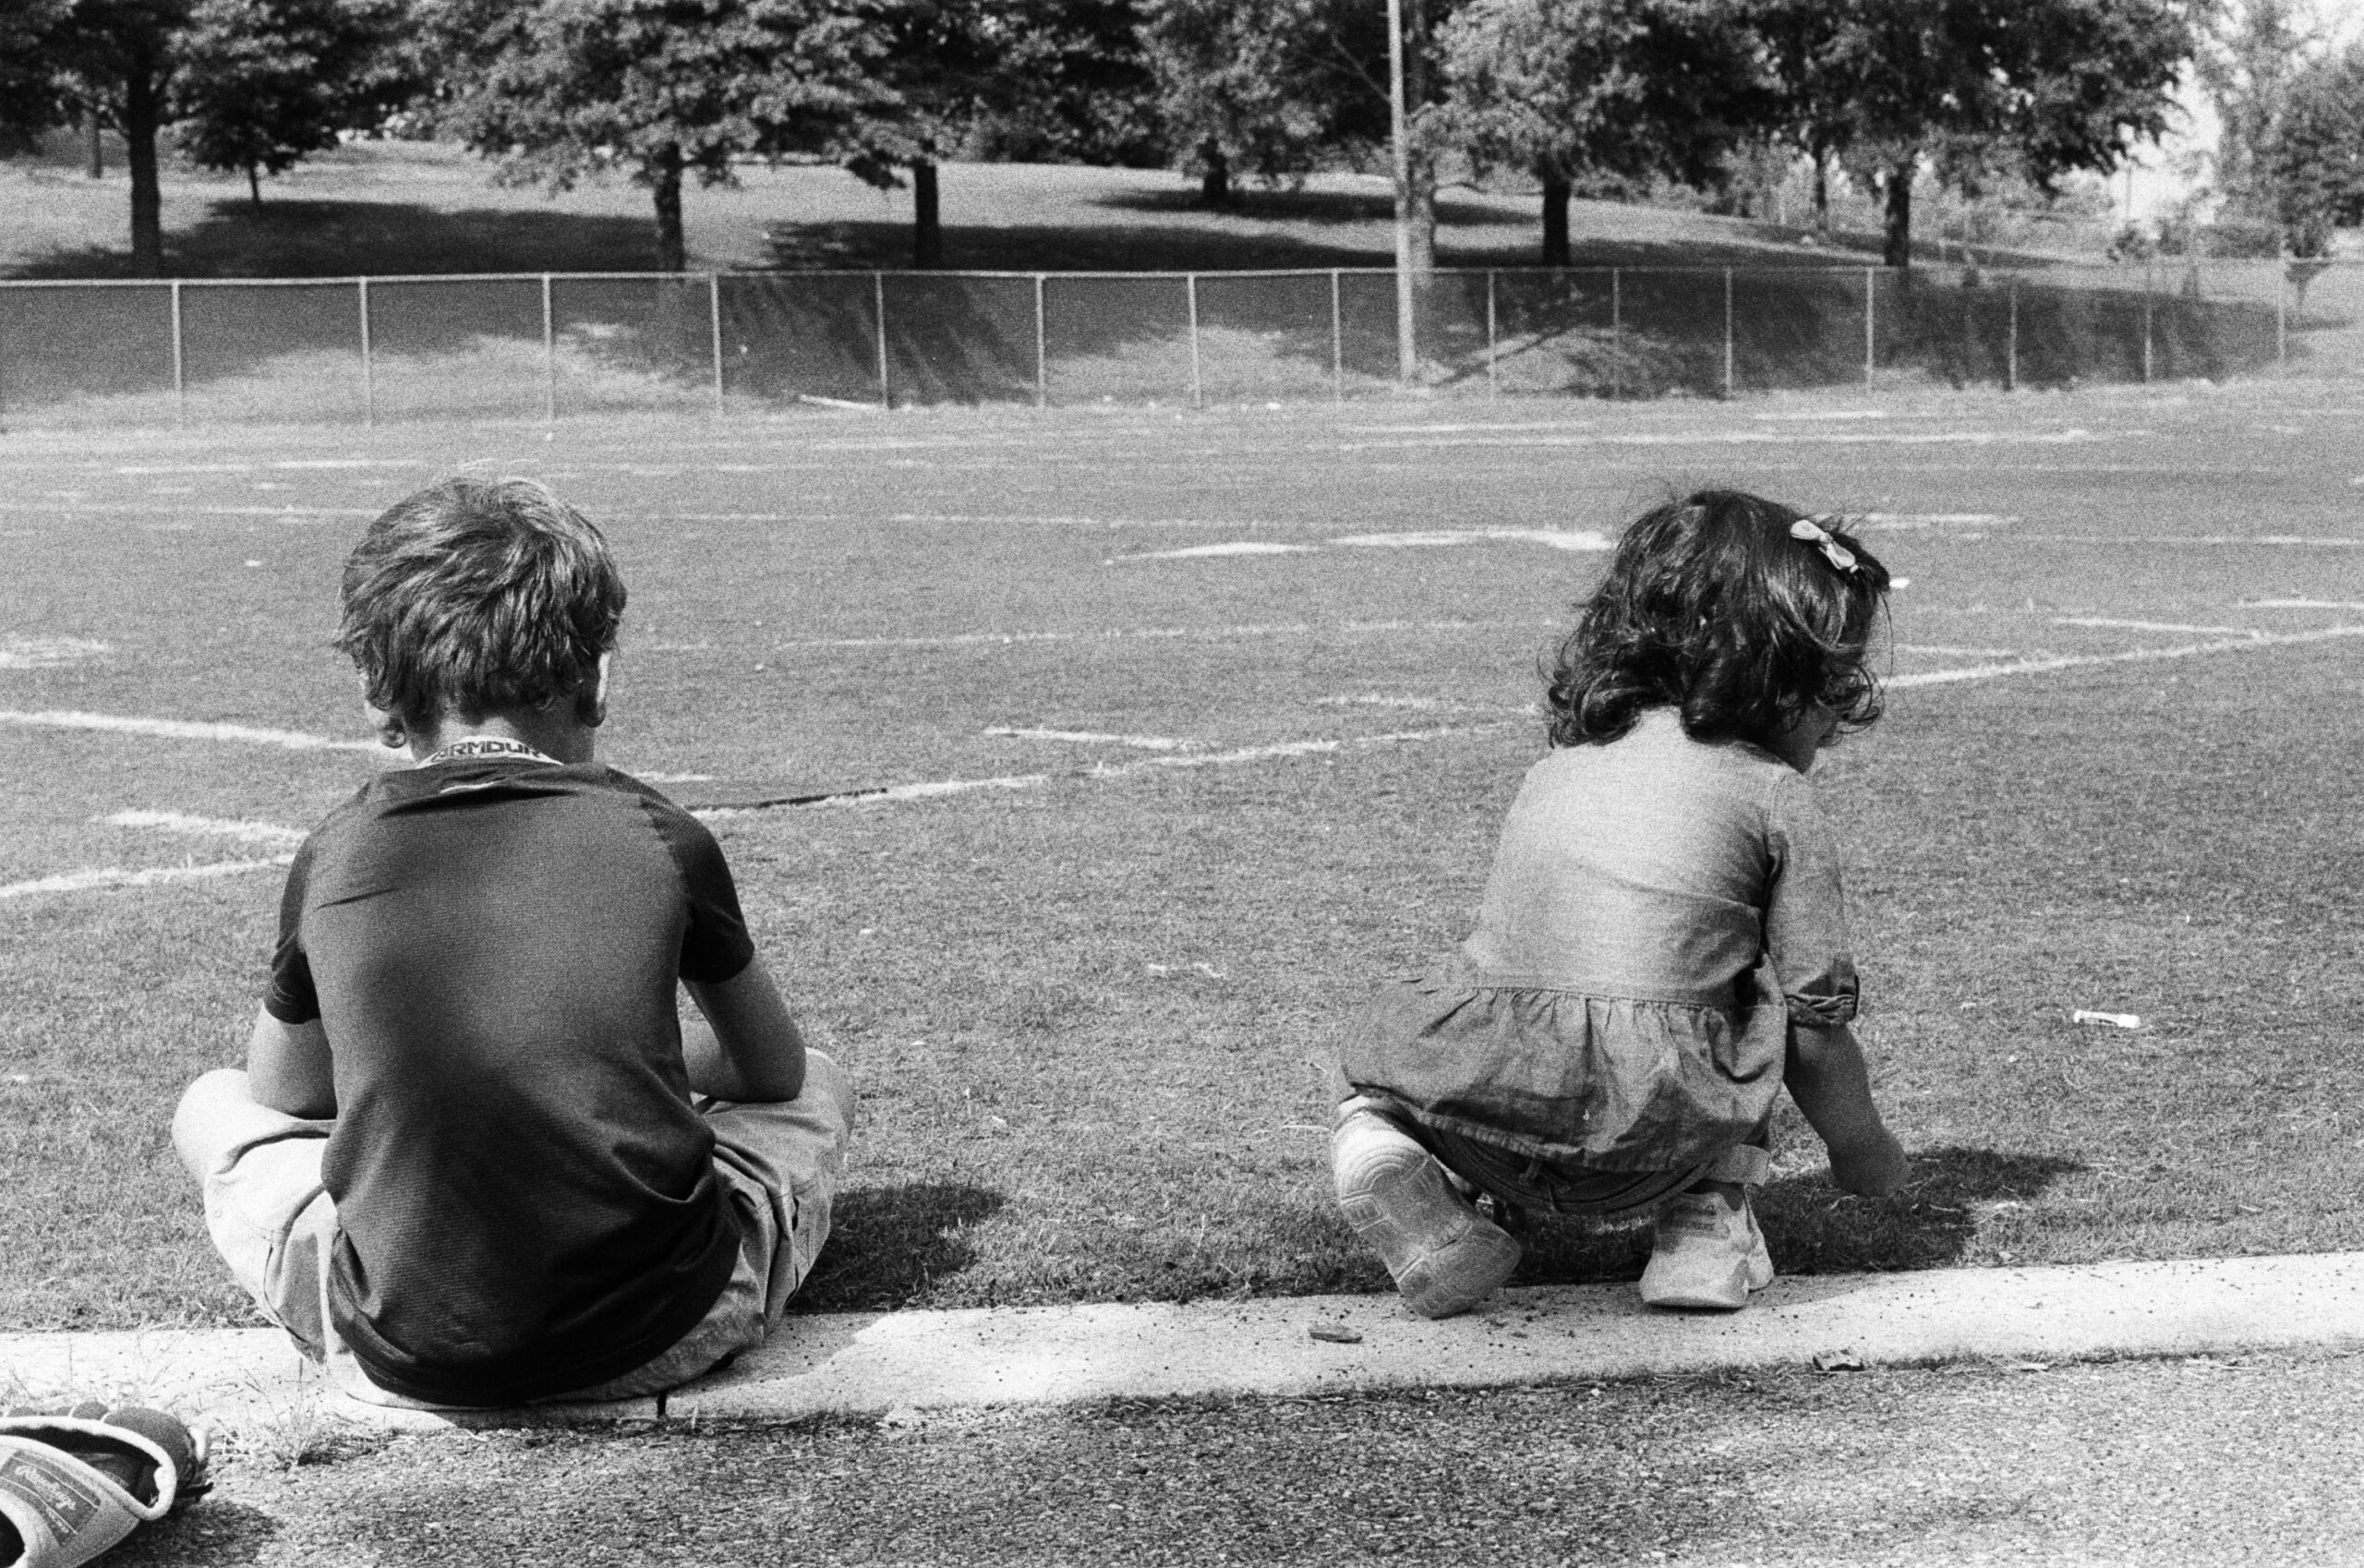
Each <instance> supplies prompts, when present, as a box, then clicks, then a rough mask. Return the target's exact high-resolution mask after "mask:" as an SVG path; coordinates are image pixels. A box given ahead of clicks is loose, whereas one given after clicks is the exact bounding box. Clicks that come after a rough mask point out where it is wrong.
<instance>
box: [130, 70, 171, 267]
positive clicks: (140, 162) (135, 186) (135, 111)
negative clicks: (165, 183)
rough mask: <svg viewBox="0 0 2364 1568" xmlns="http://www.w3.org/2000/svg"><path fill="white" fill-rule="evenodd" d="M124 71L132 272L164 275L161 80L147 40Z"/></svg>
mask: <svg viewBox="0 0 2364 1568" xmlns="http://www.w3.org/2000/svg"><path fill="white" fill-rule="evenodd" d="M127 53H128V56H129V57H128V59H127V61H126V63H125V66H124V73H123V161H124V164H125V166H126V167H127V168H128V169H129V170H130V171H131V270H132V271H134V272H136V273H138V274H139V276H141V277H143V278H161V277H163V275H164V198H163V189H162V188H161V187H159V186H158V185H157V183H156V131H157V128H158V127H157V122H158V120H159V119H160V118H162V115H163V82H161V81H159V80H158V79H157V77H158V72H157V70H156V66H155V57H154V55H153V54H151V52H150V49H149V47H148V45H147V43H146V42H145V41H141V42H138V43H135V44H134V45H133V46H132V47H131V49H130V50H129V51H128V52H127Z"/></svg>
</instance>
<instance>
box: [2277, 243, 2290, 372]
mask: <svg viewBox="0 0 2364 1568" xmlns="http://www.w3.org/2000/svg"><path fill="white" fill-rule="evenodd" d="M2289 274H2290V269H2289V268H2288V267H2287V266H2286V264H2285V263H2284V262H2283V259H2282V258H2281V257H2280V256H2278V255H2277V256H2276V257H2275V258H2274V368H2275V369H2276V370H2279V371H2283V372H2285V373H2287V371H2288V370H2289V368H2290V322H2289V308H2290V275H2289Z"/></svg>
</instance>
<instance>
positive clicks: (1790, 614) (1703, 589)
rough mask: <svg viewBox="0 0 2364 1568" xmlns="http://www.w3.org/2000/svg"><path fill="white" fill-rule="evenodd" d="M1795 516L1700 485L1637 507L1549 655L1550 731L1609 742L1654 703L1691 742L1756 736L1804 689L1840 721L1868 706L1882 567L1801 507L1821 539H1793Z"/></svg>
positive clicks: (1769, 730)
mask: <svg viewBox="0 0 2364 1568" xmlns="http://www.w3.org/2000/svg"><path fill="white" fill-rule="evenodd" d="M1805 515H1806V514H1805V513H1802V512H1799V511H1796V510H1794V509H1793V508H1791V507H1787V506H1783V505H1781V504H1780V503H1779V502H1778V501H1767V500H1765V499H1764V498H1762V497H1760V496H1753V495H1749V494H1747V493H1745V492H1744V491H1741V490H1698V491H1695V492H1694V493H1693V494H1690V495H1687V496H1684V497H1683V498H1682V499H1681V500H1680V501H1668V502H1666V503H1665V504H1663V505H1660V506H1656V507H1653V508H1651V509H1650V510H1649V511H1648V512H1646V513H1643V514H1642V515H1641V516H1640V517H1639V518H1637V519H1635V520H1634V524H1633V525H1631V526H1630V527H1628V528H1627V529H1626V530H1625V534H1624V537H1622V538H1621V539H1620V540H1619V541H1618V543H1617V553H1616V554H1615V556H1613V557H1612V558H1611V559H1610V564H1609V574H1608V576H1606V577H1604V578H1603V579H1602V580H1601V584H1600V585H1599V586H1598V588H1596V589H1594V590H1593V594H1592V597H1590V598H1589V599H1587V600H1586V601H1585V603H1584V606H1583V607H1582V610H1581V613H1580V616H1579V619H1578V620H1577V621H1576V629H1575V630H1574V632H1571V633H1569V634H1568V636H1567V638H1566V640H1565V641H1563V642H1562V644H1561V645H1560V649H1559V654H1558V657H1556V659H1555V660H1554V661H1553V664H1552V667H1551V669H1550V694H1549V701H1550V708H1551V743H1552V744H1553V745H1555V746H1575V745H1582V744H1584V743H1585V742H1594V741H1613V740H1615V739H1617V738H1618V737H1619V736H1621V735H1622V734H1624V733H1625V732H1626V731H1627V730H1630V729H1632V728H1633V725H1634V718H1635V717H1636V716H1637V715H1638V714H1640V712H1641V710H1642V709H1644V708H1646V707H1651V706H1671V707H1673V708H1675V709H1677V710H1678V711H1679V712H1680V713H1681V714H1682V716H1683V730H1684V732H1685V733H1686V734H1688V735H1690V736H1691V737H1692V738H1693V739H1695V740H1700V741H1733V740H1737V741H1749V742H1756V743H1758V744H1764V743H1766V742H1769V741H1771V740H1772V739H1774V738H1775V737H1777V736H1778V735H1779V734H1780V732H1781V731H1782V730H1783V729H1784V728H1785V727H1787V725H1788V724H1789V723H1790V722H1791V720H1792V719H1794V718H1796V717H1797V716H1798V715H1799V714H1800V713H1801V712H1803V710H1804V709H1805V708H1806V707H1807V706H1810V705H1813V704H1816V703H1819V704H1822V705H1823V706H1827V707H1828V708H1829V709H1830V710H1831V711H1832V712H1834V713H1835V714H1837V715H1838V716H1839V723H1840V725H1841V726H1842V727H1843V728H1846V729H1850V730H1860V729H1862V728H1863V727H1864V726H1865V725H1867V724H1869V723H1871V722H1872V721H1873V720H1874V719H1876V718H1878V717H1879V716H1880V694H1879V686H1878V683H1877V682H1876V681H1875V680H1874V679H1873V676H1872V672H1871V670H1870V669H1869V668H1868V667H1867V665H1866V662H1865V661H1866V657H1867V655H1868V652H1869V646H1868V645H1869V643H1870V640H1871V633H1872V624H1873V621H1875V619H1876V617H1877V616H1878V614H1879V611H1880V607H1881V604H1882V602H1883V599H1884V597H1885V596H1886V594H1887V592H1888V568H1886V567H1885V566H1882V565H1881V564H1880V563H1879V562H1878V561H1876V560H1874V559H1873V557H1872V555H1871V552H1870V551H1868V550H1866V549H1863V545H1862V544H1861V543H1860V542H1859V541H1857V540H1856V538H1855V537H1853V536H1852V535H1851V534H1849V533H1847V532H1845V531H1844V530H1843V529H1841V528H1839V526H1838V525H1837V521H1836V520H1835V519H1831V518H1817V519H1813V520H1812V522H1813V525H1814V526H1815V528H1817V529H1819V530H1821V532H1822V533H1823V534H1824V536H1826V537H1827V539H1828V541H1829V544H1828V546H1827V547H1826V546H1825V545H1824V544H1823V543H1821V542H1820V541H1819V540H1818V539H1816V538H1815V537H1806V538H1799V537H1794V536H1793V535H1792V534H1791V525H1793V524H1796V523H1798V522H1799V521H1800V520H1801V519H1803V518H1805ZM1834 550H1835V551H1836V552H1837V553H1838V559H1836V560H1834V558H1833V554H1832V552H1833V551H1834ZM1848 557H1851V558H1852V560H1851V561H1846V558H1848ZM1842 561H1843V562H1846V563H1845V564H1841V562H1842Z"/></svg>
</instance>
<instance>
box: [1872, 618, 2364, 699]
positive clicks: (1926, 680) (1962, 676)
mask: <svg viewBox="0 0 2364 1568" xmlns="http://www.w3.org/2000/svg"><path fill="white" fill-rule="evenodd" d="M2336 637H2364V626H2326V627H2324V628H2323V629H2322V630H2321V631H2317V632H2292V633H2266V634H2265V635H2262V636H2242V637H2234V638H2228V639H2226V640H2225V641H2223V642H2214V643H2186V644H2183V645H2180V646H2177V647H2167V648H2129V649H2128V650H2126V651H2125V652H2123V653H2113V654H2060V655H2056V656H2053V657H2045V658H2029V659H2020V660H2018V661H2016V662H2013V663H2010V664H1984V665H1978V666H1975V667H1973V668H1971V669H1930V670H1924V671H1922V672H1920V673H1918V674H1913V675H1898V676H1894V677H1891V678H1890V679H1889V680H1888V681H1886V682H1885V684H1887V685H1888V686H1889V687H1891V688H1902V687H1906V686H1945V685H1951V684H1953V683H1954V682H1956V681H1994V680H1998V679H2000V678H2001V677H2003V676H2006V675H2042V674H2044V673H2046V672H2048V671H2050V670H2055V669H2081V668H2084V667H2085V666H2088V665H2102V664H2141V663H2146V662H2148V661H2150V660H2153V659H2164V658H2196V657H2200V656H2201V655H2202V654H2216V653H2249V652H2253V651H2255V650H2257V649H2260V648H2273V647H2283V646H2286V645H2290V644H2294V643H2322V642H2328V641H2330V640H2332V639H2334V638H2336Z"/></svg>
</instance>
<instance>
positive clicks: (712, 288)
mask: <svg viewBox="0 0 2364 1568" xmlns="http://www.w3.org/2000/svg"><path fill="white" fill-rule="evenodd" d="M706 324H707V326H708V327H709V328H710V329H711V330H712V332H713V334H714V411H715V412H716V413H717V414H720V413H721V412H722V274H721V273H720V272H708V273H707V274H706Z"/></svg>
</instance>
